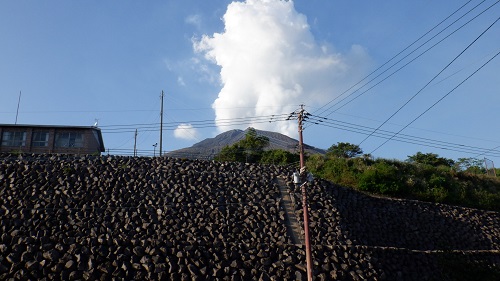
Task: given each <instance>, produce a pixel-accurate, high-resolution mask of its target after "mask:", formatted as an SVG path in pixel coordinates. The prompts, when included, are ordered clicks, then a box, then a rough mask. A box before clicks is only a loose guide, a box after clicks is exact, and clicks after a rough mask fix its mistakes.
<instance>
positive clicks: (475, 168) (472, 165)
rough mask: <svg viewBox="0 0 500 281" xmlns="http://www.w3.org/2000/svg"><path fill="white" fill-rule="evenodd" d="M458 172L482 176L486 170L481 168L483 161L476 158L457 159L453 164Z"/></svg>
mask: <svg viewBox="0 0 500 281" xmlns="http://www.w3.org/2000/svg"><path fill="white" fill-rule="evenodd" d="M455 168H456V169H457V170H458V171H464V172H468V173H471V174H484V173H485V172H486V170H485V169H484V167H483V160H481V159H477V158H458V160H457V162H456V163H455Z"/></svg>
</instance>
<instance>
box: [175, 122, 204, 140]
mask: <svg viewBox="0 0 500 281" xmlns="http://www.w3.org/2000/svg"><path fill="white" fill-rule="evenodd" d="M198 135H199V134H198V131H197V130H196V128H193V125H191V124H180V125H179V126H177V128H176V129H175V130H174V136H175V137H176V138H178V139H185V140H197V139H198Z"/></svg>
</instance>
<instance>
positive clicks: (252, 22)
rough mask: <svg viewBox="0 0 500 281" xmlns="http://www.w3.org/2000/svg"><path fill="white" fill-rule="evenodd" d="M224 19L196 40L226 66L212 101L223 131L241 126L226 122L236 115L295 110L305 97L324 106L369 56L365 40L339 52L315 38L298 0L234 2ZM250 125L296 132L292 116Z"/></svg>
mask: <svg viewBox="0 0 500 281" xmlns="http://www.w3.org/2000/svg"><path fill="white" fill-rule="evenodd" d="M223 21H224V24H225V28H224V32H223V33H214V34H213V35H212V36H209V35H203V36H202V38H201V39H198V40H193V47H194V50H195V52H198V53H201V54H203V55H204V56H205V58H206V59H208V60H209V61H211V62H213V63H215V64H217V65H218V66H220V69H221V70H220V79H221V83H222V89H221V91H220V92H219V94H218V97H217V99H216V100H215V101H214V102H213V104H212V107H213V109H214V110H215V116H216V120H215V121H216V124H217V126H218V129H219V131H227V130H229V129H232V128H239V127H242V126H225V124H227V120H233V119H235V118H245V117H254V116H268V115H272V114H282V113H290V112H293V111H295V110H296V109H298V106H299V104H301V103H304V104H306V106H311V107H314V106H318V107H319V106H322V105H324V104H325V103H327V102H328V101H330V100H331V99H333V98H334V97H335V95H338V94H340V93H341V92H342V91H343V90H345V89H347V88H349V87H350V86H351V85H352V82H353V81H354V80H355V79H357V78H359V73H360V68H363V65H366V63H364V62H365V61H367V60H368V56H367V54H366V52H365V51H364V49H363V48H362V47H360V46H353V47H352V48H351V50H350V51H349V53H348V54H339V53H334V52H333V51H331V50H329V48H328V47H327V46H326V45H321V44H319V43H318V42H316V40H315V38H314V36H313V34H312V33H311V30H310V26H309V25H308V23H307V18H306V16H305V15H303V14H300V13H298V12H297V11H296V10H295V7H294V3H293V1H283V0H246V1H244V2H232V3H231V4H229V5H228V7H227V11H226V13H225V15H224V17H223ZM249 126H252V127H254V128H257V129H263V130H271V131H276V132H280V133H283V134H286V135H289V136H296V132H297V124H296V123H294V122H292V121H290V122H276V123H274V122H273V123H269V122H267V123H262V124H258V123H256V124H250V125H249ZM243 127H248V126H247V125H244V126H243Z"/></svg>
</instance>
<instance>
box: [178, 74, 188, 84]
mask: <svg viewBox="0 0 500 281" xmlns="http://www.w3.org/2000/svg"><path fill="white" fill-rule="evenodd" d="M177 84H179V85H180V86H186V82H184V78H182V77H181V76H179V77H177Z"/></svg>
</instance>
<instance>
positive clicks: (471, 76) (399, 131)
mask: <svg viewBox="0 0 500 281" xmlns="http://www.w3.org/2000/svg"><path fill="white" fill-rule="evenodd" d="M499 19H500V18H499ZM497 20H498V19H497ZM499 54H500V52H497V53H496V54H495V55H494V56H493V57H492V58H491V59H489V60H488V61H487V62H485V63H484V64H483V65H481V67H479V68H478V69H476V71H474V72H473V73H472V74H470V75H469V76H467V78H465V79H464V80H463V81H462V82H460V84H458V85H457V86H455V88H453V89H452V90H451V91H449V92H448V93H447V94H446V95H444V96H443V97H441V98H440V99H439V100H437V101H436V102H435V103H434V104H432V105H431V106H430V107H429V108H427V109H426V110H425V111H424V112H422V113H421V114H420V115H418V116H417V117H416V118H415V119H413V120H412V121H411V122H410V123H408V124H407V125H406V126H404V127H403V128H402V129H401V130H399V131H398V132H397V133H395V134H394V135H393V136H392V137H390V138H389V139H387V140H386V141H385V142H384V143H382V144H381V145H379V146H378V147H377V148H375V149H374V150H373V151H372V152H371V153H373V152H374V151H376V150H377V149H379V148H380V147H382V146H383V145H385V144H386V143H387V142H389V141H390V140H391V139H392V138H394V137H395V136H396V135H398V134H399V133H401V131H403V130H404V129H406V128H407V127H408V126H410V125H411V124H413V122H415V121H417V120H418V119H419V118H420V117H422V116H423V115H424V114H425V113H427V112H428V111H429V110H431V109H432V108H433V107H434V106H435V105H437V104H438V103H439V102H441V101H442V100H443V99H445V98H446V97H447V96H449V95H450V94H451V93H452V92H453V91H455V90H456V89H457V88H458V87H460V86H461V85H462V84H463V83H465V81H467V80H469V78H471V77H472V76H473V75H474V74H476V73H477V72H478V71H479V70H481V69H482V68H483V67H484V66H486V65H487V64H488V63H489V62H491V61H492V60H493V59H494V58H496V57H497V56H498V55H499Z"/></svg>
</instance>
